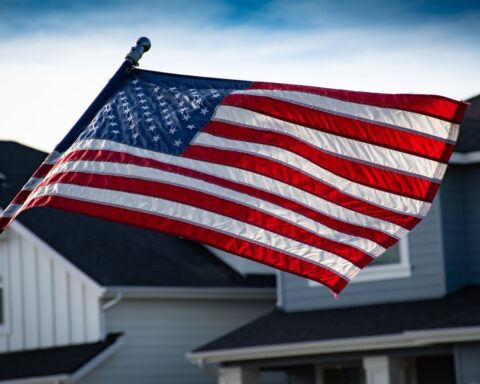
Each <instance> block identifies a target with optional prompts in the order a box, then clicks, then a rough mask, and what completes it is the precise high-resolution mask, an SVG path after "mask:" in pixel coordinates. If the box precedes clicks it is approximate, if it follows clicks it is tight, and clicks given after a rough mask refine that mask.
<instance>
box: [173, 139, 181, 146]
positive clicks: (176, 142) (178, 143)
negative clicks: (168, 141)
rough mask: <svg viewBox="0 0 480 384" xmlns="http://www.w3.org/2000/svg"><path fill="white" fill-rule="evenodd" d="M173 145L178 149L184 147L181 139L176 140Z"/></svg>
mask: <svg viewBox="0 0 480 384" xmlns="http://www.w3.org/2000/svg"><path fill="white" fill-rule="evenodd" d="M173 145H175V146H176V147H180V145H182V140H180V139H179V140H175V141H174V142H173Z"/></svg>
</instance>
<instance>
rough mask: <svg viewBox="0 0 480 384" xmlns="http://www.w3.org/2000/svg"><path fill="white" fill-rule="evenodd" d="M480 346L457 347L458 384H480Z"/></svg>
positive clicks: (456, 370) (461, 345) (460, 345)
mask: <svg viewBox="0 0 480 384" xmlns="http://www.w3.org/2000/svg"><path fill="white" fill-rule="evenodd" d="M479 362H480V344H478V343H475V344H459V345H457V346H456V347H455V372H456V375H457V380H456V382H457V384H478V383H480V364H479Z"/></svg>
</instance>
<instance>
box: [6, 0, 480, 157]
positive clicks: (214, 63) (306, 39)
mask: <svg viewBox="0 0 480 384" xmlns="http://www.w3.org/2000/svg"><path fill="white" fill-rule="evenodd" d="M142 35H146V36H148V37H150V39H151V40H152V43H153V46H152V50H151V51H150V52H148V53H147V54H146V55H145V57H144V58H143V59H142V61H141V67H143V68H148V69H153V70H160V71H166V72H177V73H188V74H196V75H206V76H214V77H227V78H238V79H247V80H265V81H278V82H291V83H300V84H309V85H317V86H324V87H333V88H345V89H352V90H362V91H373V92H375V91H377V92H391V93H396V92H413V93H435V94H441V95H444V96H448V97H452V98H456V99H466V98H468V97H471V96H473V95H476V94H478V93H480V76H479V75H478V73H479V64H478V63H480V41H479V39H478V36H480V3H479V2H478V1H477V2H474V1H455V2H453V1H430V0H429V1H396V0H391V1H380V0H366V1H354V0H336V1H332V0H328V1H327V0H321V1H307V0H305V1H304V0H297V1H287V0H275V1H263V0H262V1H249V0H247V1H220V0H203V1H198V2H197V1H183V0H179V1H172V0H171V1H153V0H152V1H141V0H138V1H125V0H116V1H113V0H108V1H101V0H97V1H92V0H85V1H59V0H55V1H41V0H36V1H34V0H28V1H21V0H2V1H1V2H0V82H1V84H2V87H1V90H2V92H0V114H1V116H2V121H1V122H0V139H11V140H16V141H20V142H22V143H25V144H28V145H32V146H34V147H37V148H40V149H43V150H46V151H48V150H50V149H51V148H53V146H54V145H55V144H56V142H58V141H60V139H61V138H62V137H63V135H64V134H65V133H66V132H67V131H68V130H69V129H70V127H71V126H72V125H73V124H74V123H75V121H76V120H77V119H78V117H79V116H80V115H81V113H82V112H83V110H84V109H85V108H86V107H87V106H88V105H89V103H90V102H91V101H92V100H93V98H94V97H95V96H96V94H97V93H98V92H99V91H100V89H101V88H102V86H103V85H104V84H105V82H106V81H107V80H108V78H109V77H110V76H111V75H112V74H113V72H114V71H115V69H116V68H117V67H118V66H119V65H120V64H121V62H122V59H123V57H124V55H125V54H126V52H128V50H129V48H130V46H132V45H133V44H134V42H135V40H136V39H137V37H139V36H142Z"/></svg>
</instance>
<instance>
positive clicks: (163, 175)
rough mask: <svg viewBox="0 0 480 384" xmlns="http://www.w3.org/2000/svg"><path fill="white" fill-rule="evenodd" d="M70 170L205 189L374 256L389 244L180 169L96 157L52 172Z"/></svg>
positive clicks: (212, 193)
mask: <svg viewBox="0 0 480 384" xmlns="http://www.w3.org/2000/svg"><path fill="white" fill-rule="evenodd" d="M67 172H86V173H96V174H101V175H115V176H126V177H132V176H134V177H135V179H144V180H152V181H160V182H166V183H168V184H172V185H176V186H180V187H183V188H187V189H192V190H196V191H201V192H205V193H208V194H210V195H214V196H217V197H221V198H222V199H225V200H228V201H233V202H236V203H240V204H242V205H245V206H248V207H250V208H253V209H255V210H258V211H262V212H265V213H268V214H270V215H273V216H276V217H278V218H280V219H282V220H285V221H288V222H289V223H291V224H293V225H295V226H298V227H301V228H303V229H305V230H307V231H309V232H311V233H313V234H314V235H317V236H322V237H324V238H326V239H329V240H333V241H336V242H340V243H344V244H346V245H348V246H352V247H355V248H357V249H359V250H360V251H362V252H366V253H368V254H370V255H371V256H372V257H376V256H379V255H380V254H382V253H383V252H384V251H385V248H383V247H381V246H379V245H378V244H377V243H375V242H374V241H371V240H368V239H364V238H362V237H357V236H353V235H349V234H345V233H342V232H339V231H336V230H334V229H331V228H330V227H327V226H325V225H323V224H321V223H318V222H316V221H314V220H312V219H310V218H308V217H305V216H303V215H300V214H298V213H296V212H293V211H290V210H288V209H286V208H283V207H280V206H278V205H276V204H272V203H269V202H267V201H264V200H262V199H258V198H255V197H253V196H250V195H247V194H244V193H240V192H237V191H234V190H231V189H227V188H224V187H221V186H218V185H215V184H211V183H208V182H206V181H203V180H198V179H195V178H192V177H187V176H184V175H179V174H176V173H171V172H166V171H162V170H159V169H153V168H150V167H141V166H138V165H132V164H123V163H108V162H96V161H71V162H66V163H63V164H61V165H60V166H59V167H57V168H55V170H54V172H53V173H52V175H53V174H57V173H67Z"/></svg>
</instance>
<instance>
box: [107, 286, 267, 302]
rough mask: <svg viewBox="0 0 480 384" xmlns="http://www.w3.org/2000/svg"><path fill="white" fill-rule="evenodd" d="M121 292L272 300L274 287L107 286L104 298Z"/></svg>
mask: <svg viewBox="0 0 480 384" xmlns="http://www.w3.org/2000/svg"><path fill="white" fill-rule="evenodd" d="M119 293H121V295H122V297H123V298H126V299H209V300H225V299H228V300H274V299H275V298H276V289H275V288H257V287H150V286H145V287H133V286H110V287H107V290H106V292H105V295H104V298H113V297H115V296H116V295H118V294H119Z"/></svg>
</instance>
